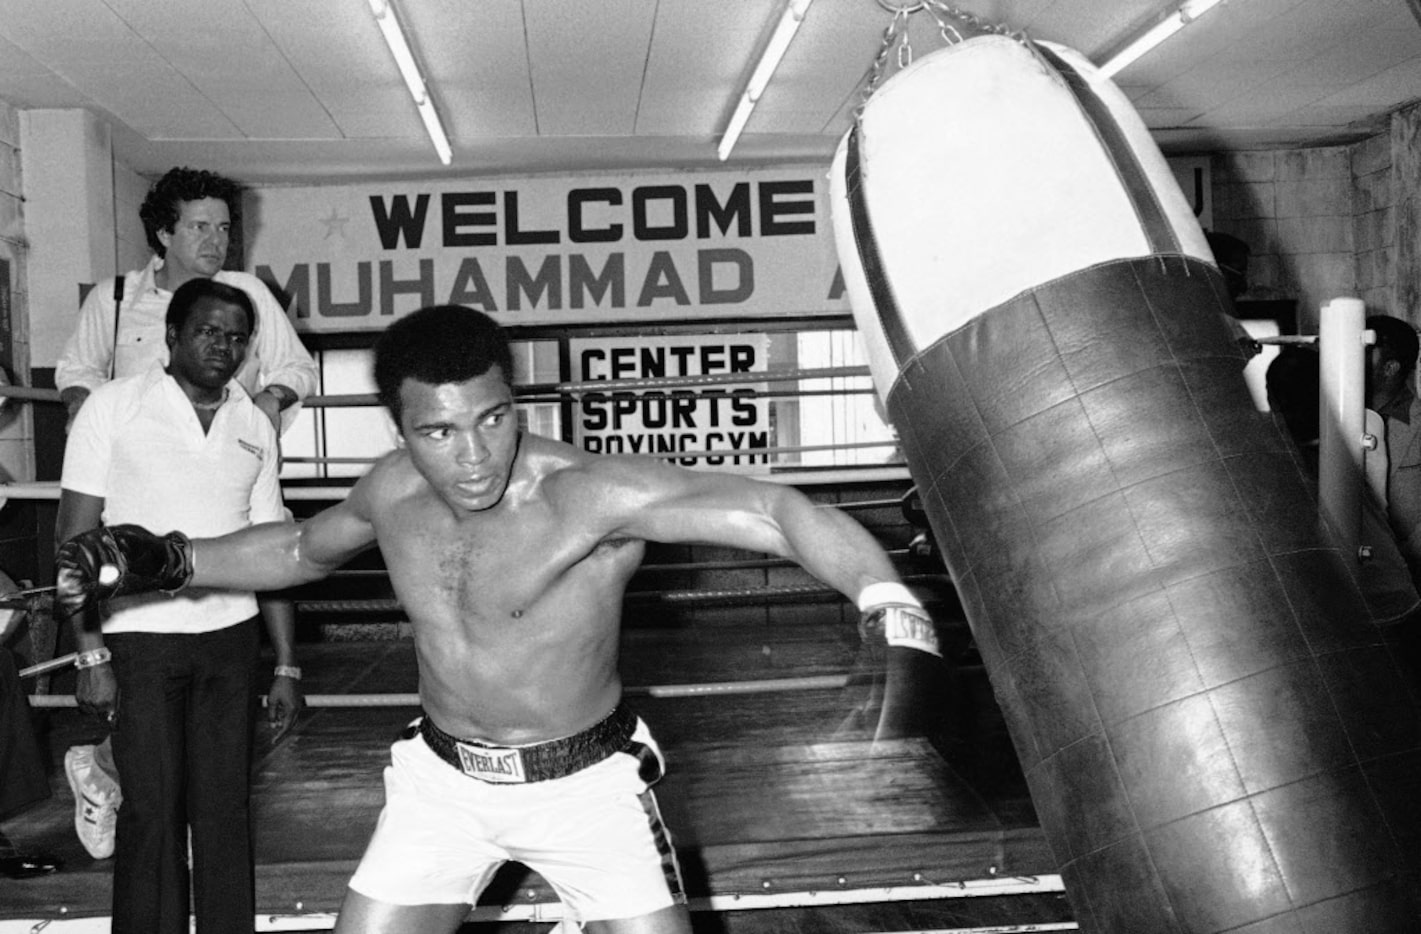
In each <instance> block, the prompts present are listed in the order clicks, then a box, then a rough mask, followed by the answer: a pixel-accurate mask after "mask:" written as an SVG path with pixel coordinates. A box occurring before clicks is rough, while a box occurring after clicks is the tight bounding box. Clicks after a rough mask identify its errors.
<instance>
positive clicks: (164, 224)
mask: <svg viewBox="0 0 1421 934" xmlns="http://www.w3.org/2000/svg"><path fill="white" fill-rule="evenodd" d="M240 197H241V187H240V186H239V185H238V184H237V183H236V182H234V181H232V180H231V179H229V178H224V177H223V176H221V175H218V174H216V173H214V172H207V171H204V170H201V169H190V168H185V167H183V168H175V169H171V170H169V171H168V173H167V174H165V175H164V176H163V177H162V178H160V179H158V181H157V182H155V183H154V184H153V187H152V188H151V189H149V191H148V196H147V197H146V198H144V199H143V204H142V206H140V207H139V209H138V216H139V217H140V218H142V220H143V230H144V233H145V234H146V235H147V237H148V245H149V246H151V247H152V248H153V257H152V258H151V259H150V260H149V262H148V265H146V266H145V267H143V268H142V269H136V270H133V271H131V272H129V273H128V274H127V275H125V276H124V277H123V286H122V296H121V297H120V298H119V299H118V301H117V302H116V301H115V297H114V285H115V280H114V279H106V280H104V281H102V282H100V283H99V284H98V285H97V286H96V287H95V288H94V289H93V290H92V291H90V292H89V295H88V297H87V298H86V299H85V300H84V304H83V305H82V306H81V307H80V309H79V323H78V325H77V326H76V327H75V329H74V333H73V334H72V335H70V337H69V340H68V341H67V342H66V343H65V345H64V351H63V352H62V353H61V354H60V356H59V362H58V364H56V366H55V370H54V382H55V386H57V387H58V389H59V394H60V397H61V398H62V399H63V400H64V404H65V407H66V408H67V409H68V410H69V421H70V423H72V422H73V421H74V415H75V414H76V413H77V412H78V411H79V407H80V406H82V405H83V404H84V400H85V399H86V398H88V396H89V393H90V392H91V391H93V389H94V388H95V387H96V386H98V385H100V384H102V383H105V382H107V381H108V380H110V379H113V378H115V377H117V376H131V375H133V374H135V373H141V372H142V371H144V370H146V369H147V368H148V365H149V364H150V363H152V362H153V361H154V360H158V361H162V362H166V361H167V354H168V348H167V345H166V343H165V342H164V332H165V324H164V321H165V318H166V316H167V312H168V302H169V301H170V300H171V299H172V297H173V292H174V291H175V290H176V289H177V287H178V286H180V285H182V284H183V283H184V282H187V281H188V280H189V279H194V278H197V277H199V276H201V277H204V278H209V279H216V280H217V281H218V282H223V283H226V284H227V285H233V286H236V287H237V288H239V289H241V290H242V291H243V292H246V293H247V294H248V295H250V296H251V298H252V301H253V302H254V303H255V304H256V307H257V330H256V334H255V335H253V338H252V346H251V348H250V352H249V353H248V355H247V361H246V363H244V364H243V365H242V369H241V370H239V371H238V373H237V381H238V382H240V383H241V384H242V386H243V387H244V388H245V389H246V390H247V393H248V394H249V395H250V396H251V397H252V401H253V402H255V403H256V406H257V408H259V409H261V411H262V412H263V413H264V414H265V415H266V416H267V418H269V419H271V422H272V424H273V425H274V426H275V427H276V428H277V430H278V431H280V430H281V428H282V427H283V425H282V423H283V415H282V413H283V412H286V413H287V414H286V416H285V418H284V421H285V422H286V423H287V424H289V423H290V419H291V417H292V416H293V415H294V410H293V409H292V406H294V405H295V404H296V403H297V402H299V401H301V400H302V399H304V398H305V397H306V396H308V395H310V394H311V393H312V392H314V391H315V389H316V364H315V361H313V360H312V359H311V355H310V354H309V353H307V352H306V349H305V347H303V346H302V345H301V341H300V339H299V338H298V337H297V336H296V331H295V329H294V328H292V326H291V321H290V320H289V319H288V318H287V317H286V313H285V311H283V310H282V308H281V305H280V304H279V303H278V302H277V300H276V298H275V297H274V296H273V295H272V294H271V291H270V290H269V289H267V287H266V286H265V285H264V284H263V283H262V281H261V280H260V279H258V278H257V277H256V276H253V275H251V274H249V273H245V272H237V271H233V270H227V269H224V268H223V266H224V264H225V263H226V262H227V245H228V238H229V234H230V232H231V229H232V215H233V213H235V211H236V209H237V208H238V201H239V199H240ZM115 305H117V316H118V321H117V323H116V326H115V321H114V317H115ZM115 335H117V341H115Z"/></svg>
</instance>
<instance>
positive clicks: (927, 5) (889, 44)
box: [854, 0, 1031, 120]
mask: <svg viewBox="0 0 1421 934" xmlns="http://www.w3.org/2000/svg"><path fill="white" fill-rule="evenodd" d="M876 2H877V3H878V5H879V6H881V7H882V8H883V9H885V10H887V11H889V12H890V13H892V14H893V18H892V19H891V20H889V22H888V26H887V28H885V29H884V30H883V39H882V41H881V42H880V43H879V48H878V54H877V55H875V56H874V58H873V64H872V65H870V66H869V69H868V71H867V72H866V74H865V77H864V78H863V82H862V84H863V90H862V92H861V93H860V95H859V102H858V104H857V106H855V107H854V119H855V120H857V119H858V118H859V117H860V116H861V115H862V114H863V108H864V105H866V104H867V103H868V99H869V98H870V97H872V96H873V92H874V91H875V90H877V88H878V85H879V84H880V83H882V81H883V77H884V75H885V73H886V72H887V70H888V60H889V57H890V55H891V54H892V52H893V50H894V46H895V45H896V46H897V56H896V57H897V63H898V70H899V71H902V70H903V69H904V68H907V67H908V66H909V65H911V64H913V46H912V43H911V42H910V41H909V39H908V19H909V17H911V16H912V15H913V14H915V13H921V12H924V11H926V12H927V13H928V15H929V16H931V17H932V18H933V20H934V21H935V22H936V23H937V27H938V35H940V36H941V37H942V41H943V42H944V43H946V44H947V45H955V44H957V43H959V42H963V41H965V40H966V39H967V38H970V36H977V35H982V34H990V35H997V36H1006V37H1007V38H1009V39H1015V40H1017V41H1018V42H1022V43H1024V44H1025V45H1026V46H1027V47H1028V48H1031V42H1030V40H1029V39H1028V38H1027V36H1026V33H1025V32H1022V31H1019V30H1012V29H1010V28H1008V27H1006V26H1003V25H1002V24H1000V23H993V22H989V21H987V20H984V19H982V18H981V17H979V16H977V15H975V14H973V13H968V12H967V11H966V10H960V9H958V8H957V7H954V6H951V5H949V4H947V3H945V2H944V0H916V2H913V3H893V2H891V0H876ZM952 20H956V21H957V22H958V23H961V24H962V25H963V26H964V27H965V28H966V29H967V31H968V32H969V33H970V36H964V35H963V32H962V30H959V29H958V28H957V27H956V26H954V25H953V24H952V22H951V21H952Z"/></svg>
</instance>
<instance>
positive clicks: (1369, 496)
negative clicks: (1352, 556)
mask: <svg viewBox="0 0 1421 934" xmlns="http://www.w3.org/2000/svg"><path fill="white" fill-rule="evenodd" d="M1320 369H1321V367H1320V360H1319V358H1318V353H1317V351H1316V350H1314V349H1313V348H1312V347H1299V346H1296V345H1287V346H1284V347H1282V348H1280V349H1279V351H1278V355H1277V356H1276V357H1274V358H1273V361H1272V362H1271V363H1270V364H1269V365H1268V372H1267V374H1266V375H1265V377H1264V379H1265V382H1266V385H1267V389H1268V406H1269V408H1270V409H1271V410H1272V411H1273V412H1275V413H1277V414H1278V416H1279V417H1280V418H1282V420H1283V424H1284V426H1285V427H1286V428H1287V430H1288V434H1289V436H1291V437H1292V439H1293V442H1294V444H1296V445H1297V447H1298V451H1299V453H1300V454H1301V455H1302V458H1303V463H1304V465H1305V466H1306V467H1307V469H1308V471H1309V472H1310V473H1311V476H1312V479H1313V480H1314V482H1315V481H1316V480H1317V475H1318V437H1319V435H1320V427H1321V422H1320V418H1321V414H1320V413H1321V406H1320V403H1319V392H1320V384H1321V373H1320ZM1367 416H1368V419H1369V422H1370V423H1371V424H1379V423H1380V416H1378V415H1377V414H1376V413H1375V412H1373V411H1371V410H1370V409H1369V410H1367ZM1376 430H1377V431H1380V430H1381V429H1380V428H1377V429H1376ZM1374 467H1379V468H1380V470H1379V471H1377V470H1374V469H1373V468H1374ZM1366 473H1367V474H1368V475H1369V482H1368V484H1367V489H1366V491H1365V495H1364V497H1363V500H1362V526H1361V541H1362V544H1363V545H1366V546H1367V547H1369V548H1370V549H1371V554H1370V556H1369V557H1368V558H1367V559H1366V560H1364V561H1362V562H1361V563H1360V564H1359V565H1358V568H1357V571H1358V575H1357V579H1358V583H1359V585H1360V586H1361V589H1362V596H1363V597H1364V598H1365V600H1366V603H1367V609H1368V611H1369V612H1370V614H1371V621H1372V622H1373V623H1376V624H1379V625H1389V624H1395V623H1401V624H1407V620H1408V619H1409V618H1410V617H1411V616H1412V615H1413V614H1415V613H1416V612H1417V610H1418V609H1421V596H1418V595H1417V592H1416V587H1415V585H1414V584H1413V583H1412V580H1411V574H1410V571H1409V570H1408V568H1407V566H1406V562H1405V560H1404V559H1403V558H1402V555H1401V552H1400V551H1399V550H1398V548H1397V544H1396V538H1395V536H1393V535H1392V532H1391V528H1390V526H1389V525H1388V523H1387V519H1386V513H1385V508H1386V499H1385V495H1386V485H1385V476H1386V458H1385V451H1384V450H1383V451H1379V452H1377V456H1374V455H1373V454H1372V453H1369V454H1368V456H1367V471H1366Z"/></svg>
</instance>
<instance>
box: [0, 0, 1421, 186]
mask: <svg viewBox="0 0 1421 934" xmlns="http://www.w3.org/2000/svg"><path fill="white" fill-rule="evenodd" d="M394 2H395V3H396V4H397V5H398V7H399V10H400V16H401V19H402V20H403V21H404V22H405V24H406V26H407V29H408V30H409V32H410V34H411V35H412V43H413V45H414V46H415V48H416V54H417V55H418V57H419V58H420V59H421V60H422V62H423V63H424V65H425V71H426V74H427V75H428V77H429V80H430V83H431V85H432V86H433V89H434V93H435V96H436V100H437V104H438V107H439V110H440V112H441V114H442V115H443V117H444V121H445V124H446V126H447V127H448V130H449V135H450V137H451V138H452V142H453V147H454V160H453V164H452V165H451V166H449V167H447V168H446V167H444V166H442V165H441V164H440V163H439V161H438V159H437V157H436V156H435V154H434V150H433V148H432V146H431V145H430V144H429V142H428V139H427V138H426V136H425V135H424V128H423V124H422V123H421V122H420V120H419V117H418V115H417V113H416V111H415V107H414V105H413V104H412V102H411V101H410V98H409V96H408V94H407V92H406V91H405V87H404V84H403V82H402V80H401V78H400V75H399V72H398V70H397V69H396V67H395V64H394V60H393V58H392V56H391V55H390V53H389V51H388V49H387V48H386V47H385V45H384V42H383V40H382V39H381V36H380V32H379V30H378V29H377V27H376V24H375V21H374V18H373V16H372V14H371V13H370V9H369V6H368V4H367V2H366V0H0V99H3V100H5V101H7V102H9V103H10V104H12V105H14V106H16V107H19V108H21V109H29V108H88V109H90V110H93V111H95V112H96V113H98V114H100V115H102V116H103V117H104V118H105V120H106V121H107V122H108V123H110V124H111V126H112V128H113V141H114V149H115V154H116V156H117V157H118V158H119V159H120V160H121V161H122V162H124V163H125V164H127V165H129V166H131V167H132V168H134V169H136V170H138V171H140V172H143V173H160V172H162V171H164V170H166V169H167V168H169V167H171V166H173V165H181V164H187V165H194V166H201V167H204V168H210V169H215V170H218V171H223V172H225V173H227V174H230V175H233V176H235V177H238V178H240V179H242V180H244V181H247V182H249V183H250V182H266V183H272V182H281V181H303V182H310V181H318V180H322V179H328V180H333V181H334V180H338V179H352V178H387V177H400V178H412V177H425V176H437V175H441V174H454V173H458V174H465V175H468V174H475V173H505V174H506V173H515V174H527V173H533V172H571V171H606V170H627V169H639V168H652V169H665V168H696V167H702V168H704V167H708V166H714V165H717V164H718V163H717V160H716V155H715V149H716V143H717V141H718V140H719V136H720V133H721V131H722V130H723V129H724V127H725V125H726V123H727V121H728V120H729V118H730V114H731V112H732V110H733V109H734V105H735V102H736V100H737V98H738V97H739V95H740V92H741V90H742V88H743V85H744V83H745V81H746V79H747V78H748V76H749V74H750V72H751V70H752V69H753V68H754V64H755V60H756V57H757V55H758V53H759V51H760V49H761V48H762V47H763V46H764V45H765V44H766V42H767V41H768V38H769V36H770V33H771V32H772V30H773V28H774V25H775V23H776V21H777V20H778V19H779V15H780V12H781V10H782V9H783V8H784V2H785V0H394ZM883 2H884V3H891V4H894V5H900V4H901V3H903V2H905V0H883ZM957 5H958V6H959V7H960V8H961V9H962V10H965V11H967V12H969V13H972V14H975V15H976V16H978V17H981V18H982V19H984V20H987V21H990V22H994V23H1000V24H1002V25H1005V26H1008V27H1010V28H1012V29H1021V30H1025V31H1026V32H1027V33H1028V35H1030V36H1032V37H1033V38H1037V39H1046V40H1051V41H1055V42H1061V43H1064V44H1066V45H1069V46H1072V47H1074V48H1076V49H1077V50H1079V51H1081V52H1082V53H1084V54H1085V55H1087V56H1088V57H1090V58H1092V59H1093V60H1096V61H1100V60H1101V59H1102V58H1103V57H1104V55H1105V54H1106V53H1107V52H1109V51H1110V50H1112V49H1113V48H1115V47H1117V46H1118V45H1119V44H1120V43H1121V42H1122V40H1123V39H1124V38H1125V37H1127V36H1129V35H1131V34H1133V33H1134V32H1136V31H1137V30H1138V29H1139V28H1140V27H1141V26H1142V24H1145V23H1148V22H1149V21H1151V20H1152V19H1153V18H1154V17H1156V16H1158V14H1159V13H1160V12H1161V11H1162V10H1163V9H1165V8H1167V7H1168V6H1169V5H1170V0H959V3H958V4H957ZM1418 7H1421V0H1226V2H1225V3H1224V4H1223V5H1222V6H1220V7H1217V8H1215V9H1214V10H1213V11H1211V12H1210V13H1208V14H1207V15H1206V16H1204V17H1202V18H1201V19H1200V20H1199V21H1197V22H1196V23H1194V24H1192V25H1191V26H1190V27H1189V28H1187V29H1186V30H1184V31H1183V32H1181V33H1179V34H1178V35H1176V36H1174V37H1173V38H1171V39H1169V40H1168V41H1166V43H1165V44H1164V45H1162V46H1160V47H1159V48H1157V49H1156V50H1155V51H1153V52H1152V53H1150V54H1149V55H1147V56H1146V57H1144V58H1142V59H1140V60H1139V61H1138V62H1136V63H1135V64H1134V65H1132V66H1130V67H1128V68H1126V69H1125V70H1124V71H1122V72H1121V73H1120V74H1119V75H1117V76H1116V82H1117V83H1118V84H1119V85H1120V86H1121V87H1122V88H1123V89H1124V90H1125V91H1126V93H1127V94H1129V96H1130V97H1131V99H1132V100H1134V102H1135V105H1136V107H1137V108H1138V109H1139V111H1140V113H1141V115H1142V116H1143V117H1144V119H1145V121H1146V123H1147V124H1148V125H1149V126H1150V127H1151V128H1152V130H1153V131H1154V132H1155V134H1156V139H1157V140H1158V141H1159V143H1160V146H1161V148H1162V149H1164V150H1165V152H1167V153H1171V154H1178V153H1198V152H1207V151H1214V150H1226V149H1231V150H1236V149H1264V148H1283V147H1286V148H1294V147H1307V146H1318V145H1333V144H1338V143H1342V142H1349V141H1352V140H1355V139H1358V138H1361V137H1363V136H1366V135H1369V134H1371V133H1374V132H1376V131H1377V130H1378V129H1380V128H1381V127H1383V126H1384V125H1385V116H1386V114H1387V113H1388V112H1390V111H1392V110H1394V109H1396V108H1397V107H1399V106H1401V105H1404V104H1406V103H1407V102H1409V101H1412V100H1415V99H1417V98H1418V97H1421V14H1418V12H1417V11H1418ZM891 19H892V17H891V15H890V13H889V12H887V11H886V10H885V9H884V8H883V7H882V6H880V4H879V2H878V0H816V2H815V3H814V5H813V6H812V7H810V9H809V12H808V14H807V16H806V17H805V20H804V24H803V27H802V28H801V30H800V32H799V34H798V36H797V37H796V39H795V41H794V43H793V45H791V47H790V49H789V52H788V54H787V55H786V56H785V58H784V60H783V62H782V63H781V66H780V68H779V70H778V71H777V72H776V74H775V77H774V79H773V80H772V81H771V82H770V85H769V88H768V89H767V90H766V92H765V94H764V95H763V97H762V98H761V100H760V104H759V107H758V108H757V109H756V110H755V112H754V114H753V116H752V117H751V119H750V122H749V125H748V127H747V129H746V132H745V135H744V136H742V137H741V140H740V142H739V144H738V145H737V146H736V148H735V151H734V153H733V154H732V155H731V162H732V163H733V164H742V165H763V164H767V163H784V162H827V161H828V160H829V158H830V156H831V154H832V152H833V149H834V146H835V145H836V143H837V142H838V139H839V137H840V136H841V135H842V134H843V133H844V132H845V130H846V129H847V127H848V124H849V120H850V116H851V114H852V111H853V109H854V106H855V105H856V104H857V103H858V102H859V100H860V98H861V90H860V89H861V86H862V81H863V78H864V77H865V75H866V73H867V71H868V69H869V67H870V65H871V64H872V62H873V60H874V58H875V56H876V55H877V54H878V52H879V51H880V48H881V46H882V39H883V35H884V31H885V29H886V28H887V26H888V25H889V23H890V21H891ZM909 21H910V29H909V33H908V35H909V37H910V40H911V47H912V50H913V52H914V53H915V54H918V55H922V54H926V53H927V52H929V51H931V50H933V49H935V48H939V47H941V45H942V40H941V39H940V38H938V35H937V28H936V25H935V24H934V23H932V21H931V19H930V17H929V16H928V15H927V14H923V13H918V14H914V15H913V16H911V17H909ZM890 61H891V62H896V61H897V56H896V54H894V55H893V56H891V57H890Z"/></svg>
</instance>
